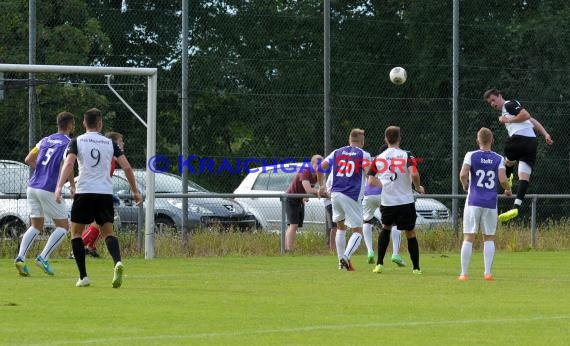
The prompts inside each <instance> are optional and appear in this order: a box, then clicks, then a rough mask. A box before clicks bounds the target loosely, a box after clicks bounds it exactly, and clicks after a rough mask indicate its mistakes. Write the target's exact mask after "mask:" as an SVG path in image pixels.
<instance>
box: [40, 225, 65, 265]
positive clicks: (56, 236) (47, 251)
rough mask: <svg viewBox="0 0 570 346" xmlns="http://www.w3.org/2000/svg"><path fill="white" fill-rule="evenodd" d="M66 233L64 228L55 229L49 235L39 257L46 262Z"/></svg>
mask: <svg viewBox="0 0 570 346" xmlns="http://www.w3.org/2000/svg"><path fill="white" fill-rule="evenodd" d="M66 233H67V231H66V230H65V228H62V227H57V228H56V229H54V230H53V232H52V233H51V235H50V236H49V238H48V241H47V243H46V246H44V250H43V251H42V253H41V254H40V256H42V257H43V259H45V260H47V259H48V258H49V256H50V255H51V254H52V252H54V251H55V249H57V247H58V246H59V244H61V243H62V242H63V240H64V239H65V234H66Z"/></svg>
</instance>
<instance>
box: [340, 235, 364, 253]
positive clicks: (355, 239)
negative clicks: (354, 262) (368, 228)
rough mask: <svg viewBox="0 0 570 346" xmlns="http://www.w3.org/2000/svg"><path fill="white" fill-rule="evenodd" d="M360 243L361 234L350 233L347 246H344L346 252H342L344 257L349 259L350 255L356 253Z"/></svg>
mask: <svg viewBox="0 0 570 346" xmlns="http://www.w3.org/2000/svg"><path fill="white" fill-rule="evenodd" d="M361 241H362V234H360V233H356V232H354V233H352V235H351V236H350V239H349V240H348V245H347V246H346V250H345V251H344V257H346V258H347V259H350V256H352V254H353V253H354V252H356V250H358V247H359V246H360V242H361Z"/></svg>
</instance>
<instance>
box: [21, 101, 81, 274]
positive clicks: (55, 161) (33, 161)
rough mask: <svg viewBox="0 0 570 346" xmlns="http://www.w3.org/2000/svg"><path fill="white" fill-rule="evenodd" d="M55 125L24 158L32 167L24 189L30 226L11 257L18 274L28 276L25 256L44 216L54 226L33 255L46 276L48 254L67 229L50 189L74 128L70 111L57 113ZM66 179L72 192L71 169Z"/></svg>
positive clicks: (63, 211) (64, 213) (65, 213)
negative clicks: (37, 253)
mask: <svg viewBox="0 0 570 346" xmlns="http://www.w3.org/2000/svg"><path fill="white" fill-rule="evenodd" d="M57 128H58V132H56V133H54V134H52V135H50V136H48V137H45V138H42V139H41V140H40V141H39V143H38V144H36V146H35V147H34V148H32V150H31V151H30V152H29V153H28V155H27V156H26V159H25V160H24V161H25V162H26V164H28V165H29V166H30V167H32V168H33V169H34V173H33V174H32V177H31V178H30V180H29V181H28V189H27V191H26V195H27V201H28V210H29V212H30V219H31V225H30V228H28V230H27V231H26V232H25V233H24V235H23V237H22V242H21V244H20V249H19V251H18V256H17V257H16V260H15V265H16V269H17V270H18V273H19V274H20V275H21V276H29V275H30V272H29V268H28V265H27V264H26V255H27V253H28V250H29V249H30V247H31V246H32V244H33V243H34V241H35V240H36V239H37V238H38V236H39V234H40V231H41V230H42V229H43V228H44V217H45V216H47V217H50V218H52V219H53V222H54V224H55V229H54V231H53V232H52V233H51V235H50V237H49V238H48V241H47V243H46V245H45V246H44V249H43V251H42V252H41V253H40V255H39V256H37V257H36V261H35V262H36V264H37V265H38V266H39V267H40V268H41V269H42V270H43V271H44V272H45V273H46V274H48V275H53V270H52V268H51V266H50V264H49V262H48V259H49V256H50V255H51V254H52V253H53V251H54V250H55V249H57V247H58V246H59V245H60V244H61V242H62V241H63V239H64V237H65V235H66V233H67V230H68V229H69V223H68V220H67V218H68V211H67V208H66V206H65V204H58V203H56V202H55V200H54V191H55V185H56V183H57V178H58V176H59V170H60V167H61V164H62V162H63V159H64V155H65V150H66V148H67V144H68V143H69V141H70V138H69V137H70V135H71V133H72V132H73V130H74V129H75V120H74V116H73V114H71V113H69V112H62V113H59V114H58V115H57ZM68 180H69V183H70V186H71V193H72V194H73V192H74V190H75V182H74V181H73V172H72V173H71V174H70V175H69V177H68Z"/></svg>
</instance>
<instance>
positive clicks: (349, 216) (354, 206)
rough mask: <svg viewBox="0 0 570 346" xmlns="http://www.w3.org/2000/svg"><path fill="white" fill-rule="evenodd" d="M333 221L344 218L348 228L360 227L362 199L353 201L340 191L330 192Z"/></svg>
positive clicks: (361, 222) (361, 223)
mask: <svg viewBox="0 0 570 346" xmlns="http://www.w3.org/2000/svg"><path fill="white" fill-rule="evenodd" d="M331 201H332V209H333V221H334V222H339V221H342V220H344V224H345V225H346V226H348V227H349V228H356V227H362V225H363V221H362V201H355V200H353V199H352V198H350V197H348V196H347V195H345V194H344V193H341V192H333V193H332V194H331Z"/></svg>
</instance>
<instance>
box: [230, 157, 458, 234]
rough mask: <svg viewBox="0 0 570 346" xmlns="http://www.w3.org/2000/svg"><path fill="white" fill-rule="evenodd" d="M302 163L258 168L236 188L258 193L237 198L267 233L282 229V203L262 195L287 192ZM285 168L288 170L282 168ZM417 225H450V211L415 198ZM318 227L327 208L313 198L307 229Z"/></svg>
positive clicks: (307, 213)
mask: <svg viewBox="0 0 570 346" xmlns="http://www.w3.org/2000/svg"><path fill="white" fill-rule="evenodd" d="M301 165H302V163H291V164H284V165H282V166H281V165H279V166H277V167H265V169H261V168H258V169H257V170H255V169H252V170H255V172H250V173H249V174H248V175H247V176H246V177H245V178H244V179H243V180H242V182H241V184H240V185H239V186H238V187H237V189H235V191H234V193H235V194H259V195H260V197H259V198H257V197H254V198H241V197H240V198H235V199H236V200H237V201H238V202H240V203H241V204H242V205H243V206H245V207H247V209H248V210H249V212H251V213H252V214H253V215H255V217H256V219H257V221H258V223H259V225H260V226H261V228H263V229H264V230H271V231H273V230H279V229H280V228H281V201H280V200H279V198H277V197H267V198H264V197H262V195H267V194H279V193H285V191H286V190H287V187H288V186H289V184H290V183H291V180H292V179H293V177H294V176H295V173H296V172H298V169H295V168H296V167H300V166H301ZM283 167H285V170H287V171H294V172H284V170H283V169H282V168H283ZM416 212H417V219H416V226H417V228H429V227H431V226H433V225H436V224H441V223H451V219H450V215H451V212H450V211H449V209H448V208H447V207H446V206H445V205H444V204H442V203H441V202H439V201H437V200H435V199H433V198H418V199H416ZM375 216H376V218H377V219H378V220H380V219H381V215H380V210H376V215H375ZM310 226H316V227H315V229H316V230H318V231H320V230H322V231H324V230H325V207H324V204H323V200H322V199H321V200H319V199H317V198H311V199H309V201H308V202H307V203H306V204H305V221H304V227H305V228H306V227H310Z"/></svg>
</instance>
